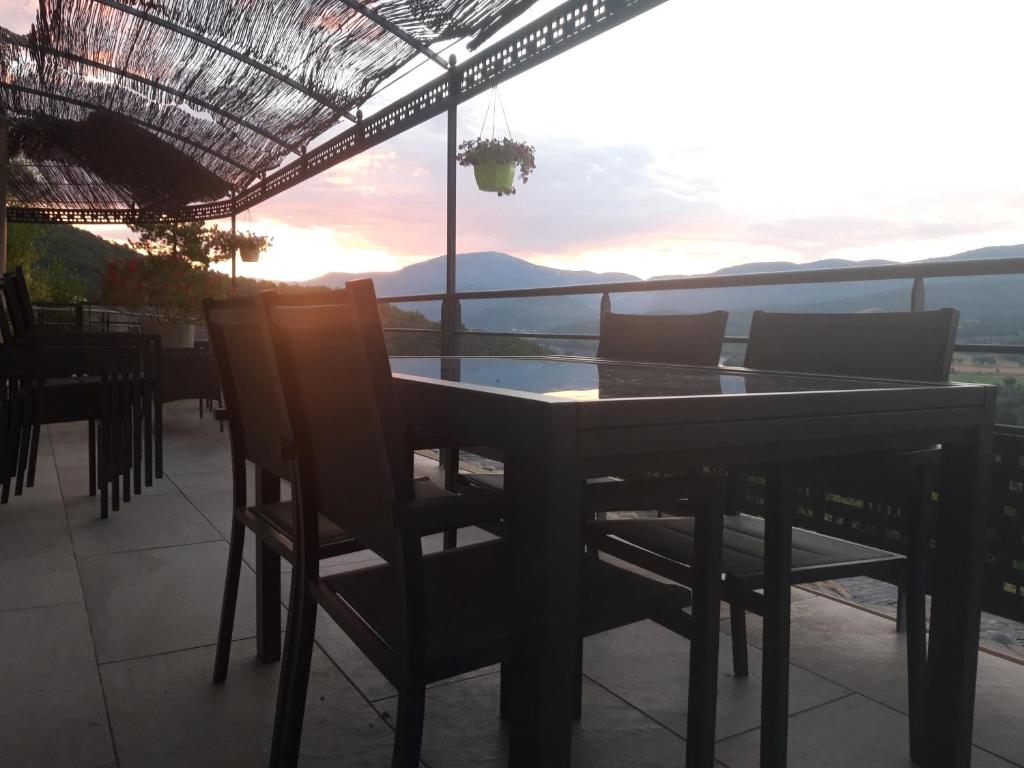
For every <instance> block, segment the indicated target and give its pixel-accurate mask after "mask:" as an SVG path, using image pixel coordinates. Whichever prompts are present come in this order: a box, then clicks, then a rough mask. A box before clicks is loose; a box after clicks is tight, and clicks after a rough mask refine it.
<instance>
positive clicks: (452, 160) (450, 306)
mask: <svg viewBox="0 0 1024 768" xmlns="http://www.w3.org/2000/svg"><path fill="white" fill-rule="evenodd" d="M448 63H449V64H450V68H449V71H448V155H447V158H446V165H447V172H448V173H447V176H448V200H447V227H446V232H445V234H446V236H447V248H446V252H445V267H446V269H445V289H444V292H445V297H444V301H443V302H442V303H441V354H442V355H456V354H458V348H459V341H458V336H457V334H458V332H459V320H460V316H461V314H462V311H461V307H460V306H459V300H458V299H457V298H456V297H455V284H456V281H455V277H456V274H455V268H456V263H455V262H456V258H455V254H456V235H457V225H458V220H457V217H456V213H457V208H456V203H457V198H456V194H455V192H456V190H455V184H456V175H455V174H456V170H457V160H456V155H457V153H458V151H459V136H458V128H459V125H458V119H459V89H460V86H461V83H460V77H461V73H460V72H459V71H458V69H457V68H456V66H455V57H454V56H449V57H448Z"/></svg>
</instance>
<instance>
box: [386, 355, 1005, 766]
mask: <svg viewBox="0 0 1024 768" xmlns="http://www.w3.org/2000/svg"><path fill="white" fill-rule="evenodd" d="M391 367H392V372H393V376H394V381H395V386H396V390H397V392H398V396H399V401H400V404H401V407H402V409H403V411H404V416H405V418H406V420H407V423H408V424H410V425H413V427H414V428H415V429H418V430H423V431H424V432H426V433H430V432H432V431H436V432H437V433H442V432H443V433H445V434H447V435H448V436H449V437H450V439H451V440H452V441H453V442H454V443H455V444H457V445H461V446H488V447H493V448H496V449H499V450H500V451H501V452H502V454H503V456H504V463H505V483H504V487H505V493H506V494H507V495H508V496H509V500H508V503H509V505H510V509H511V511H510V516H511V519H510V521H509V525H508V533H507V534H506V535H507V537H508V538H509V546H510V547H511V549H512V552H513V556H512V559H511V566H510V567H512V568H513V569H514V570H515V574H514V579H513V584H514V587H513V589H514V591H515V594H514V595H513V596H512V603H511V604H512V605H513V609H512V610H513V611H514V612H515V616H514V626H515V627H516V635H515V640H514V645H513V652H512V659H513V662H514V665H515V666H514V669H515V675H516V676H515V685H513V686H512V690H511V693H510V695H511V703H510V713H509V718H510V721H509V765H511V766H514V767H515V768H527V767H529V768H564V767H565V766H568V765H569V764H570V755H571V738H572V723H573V716H574V711H575V708H574V698H575V695H576V694H575V690H576V689H575V679H574V672H573V671H574V670H575V669H576V668H577V666H576V664H577V654H578V642H579V629H578V625H577V620H576V617H577V615H578V605H577V602H578V595H579V565H580V558H581V557H582V556H583V550H584V546H583V534H582V527H583V526H582V523H581V520H582V512H581V510H582V504H583V494H584V489H585V485H586V483H587V480H588V479H590V478H602V477H603V478H607V477H612V478H615V477H629V476H637V475H639V474H646V475H651V474H652V473H662V474H665V473H668V474H672V473H679V472H681V471H683V470H687V469H695V468H702V467H709V466H714V467H739V466H760V467H769V468H771V467H779V468H786V467H793V466H799V465H800V464H801V463H802V462H807V461H812V460H820V459H822V458H823V457H825V458H828V457H834V458H837V459H841V458H842V457H843V456H852V455H858V456H863V455H864V454H870V453H871V452H881V451H893V450H916V449H922V448H929V449H931V448H934V447H935V446H941V459H940V462H941V467H940V469H941V471H940V472H939V477H940V484H939V489H938V490H939V503H938V504H937V507H936V509H935V512H934V516H935V520H934V561H933V563H934V566H933V568H934V570H933V572H932V578H931V591H932V602H931V622H930V626H931V635H930V643H929V650H928V657H927V673H926V674H927V691H928V695H927V706H926V708H925V712H924V713H923V717H924V718H925V722H926V726H927V733H928V753H927V755H926V760H925V761H924V762H925V763H926V764H927V765H928V766H933V767H935V768H939V767H942V768H945V767H946V766H949V767H953V766H956V767H957V768H959V767H961V766H968V765H970V758H971V734H972V726H973V707H974V688H975V680H976V673H977V647H978V634H979V625H980V616H981V571H982V564H983V544H984V538H985V532H986V520H987V516H988V505H989V493H990V482H989V477H990V476H989V473H990V471H991V461H992V431H993V422H994V405H995V388H994V387H991V386H988V385H978V384H954V383H948V384H936V383H921V382H905V381H883V380H877V379H863V378H853V377H846V378H842V377H834V376H818V375H808V374H793V373H786V372H771V371H755V370H749V369H744V368H736V367H724V366H719V367H698V366H682V365H655V364H646V363H623V362H615V361H604V360H598V359H594V358H581V357H566V356H557V355H556V356H547V357H392V358H391ZM765 525H766V552H765V572H766V573H765V585H766V586H765V600H766V603H767V604H768V605H770V606H771V607H772V608H773V610H771V611H766V615H768V616H776V617H777V619H776V620H775V621H772V620H766V624H765V629H764V647H763V651H764V653H763V659H764V665H765V666H764V675H765V677H764V678H763V680H762V742H761V765H762V766H772V767H775V766H778V768H781V767H782V766H784V765H785V764H786V757H787V756H786V746H785V745H786V729H787V725H788V719H787V713H788V667H789V665H788V659H789V632H790V628H789V603H790V582H789V577H788V573H789V568H790V542H791V528H792V525H793V519H792V510H791V509H790V508H789V505H785V504H782V505H776V506H775V507H774V508H773V510H772V514H770V515H768V516H767V519H766V522H765ZM703 530H704V531H705V532H704V534H703V535H702V536H701V535H700V534H699V535H698V541H697V544H696V547H697V552H696V554H695V560H696V561H697V570H698V573H697V574H695V578H694V584H693V600H692V608H691V620H692V624H691V630H692V631H691V638H690V643H691V648H690V662H689V664H690V677H689V680H690V684H689V691H688V694H687V725H686V762H685V764H686V765H687V766H689V768H695V767H696V766H700V767H701V768H703V767H704V766H708V767H710V766H712V765H713V761H714V742H715V709H716V695H717V677H718V671H717V664H718V642H719V621H718V615H719V614H718V605H719V599H720V590H721V579H720V563H721V551H720V549H721V546H720V545H721V528H720V521H719V525H717V526H716V525H715V524H714V521H712V524H711V525H704V528H703ZM701 573H703V576H701V575H700V574H701ZM779 660H782V663H775V662H778V661H779ZM654 663H656V660H654ZM768 732H770V733H772V734H774V738H767V737H765V735H764V734H765V733H768ZM680 763H682V760H680Z"/></svg>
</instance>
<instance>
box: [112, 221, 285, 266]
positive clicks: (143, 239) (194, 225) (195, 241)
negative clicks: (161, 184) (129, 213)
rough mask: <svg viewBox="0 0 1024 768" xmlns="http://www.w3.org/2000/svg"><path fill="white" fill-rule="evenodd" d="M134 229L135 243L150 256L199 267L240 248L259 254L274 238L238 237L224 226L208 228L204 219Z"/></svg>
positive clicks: (140, 225)
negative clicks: (180, 260)
mask: <svg viewBox="0 0 1024 768" xmlns="http://www.w3.org/2000/svg"><path fill="white" fill-rule="evenodd" d="M130 229H131V230H132V232H134V233H135V234H136V235H138V236H139V239H138V240H135V241H133V242H132V245H134V246H135V247H136V248H137V249H138V250H141V251H142V252H143V253H145V254H146V255H147V256H159V257H162V258H171V259H185V260H186V261H188V262H189V263H191V264H193V265H194V266H197V267H203V268H206V267H209V266H210V264H213V263H214V262H218V261H225V260H227V259H230V258H231V254H232V253H233V252H234V251H235V250H236V249H239V248H246V247H248V248H250V249H252V250H254V251H255V252H256V253H257V254H259V253H262V252H263V251H265V250H266V249H267V248H268V247H269V246H270V242H271V241H270V238H269V237H265V236H263V235H255V234H253V233H251V232H238V233H236V234H235V235H234V236H232V234H231V233H230V232H229V231H227V230H223V229H218V228H217V227H208V226H206V222H203V221H190V222H180V223H179V222H167V221H159V222H152V223H138V224H132V225H130Z"/></svg>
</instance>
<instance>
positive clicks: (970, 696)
mask: <svg viewBox="0 0 1024 768" xmlns="http://www.w3.org/2000/svg"><path fill="white" fill-rule="evenodd" d="M991 472H992V435H991V430H990V429H984V430H982V434H981V435H979V439H978V440H977V442H971V443H966V444H955V445H949V444H947V445H944V446H943V450H942V478H941V486H940V491H939V510H938V517H937V520H936V529H935V566H934V569H933V581H932V585H933V589H932V592H933V594H932V616H931V639H930V642H929V648H928V683H927V686H926V691H927V699H928V704H927V733H928V739H929V746H930V755H929V756H930V759H929V761H928V764H929V765H930V766H932V767H933V768H937V767H938V766H943V767H945V766H956V767H957V768H959V767H960V766H969V765H970V764H971V734H972V730H973V726H974V688H975V683H976V678H977V668H978V635H979V629H980V623H981V578H982V569H983V565H984V544H985V529H986V525H987V520H988V511H989V506H990V499H989V496H990V494H991Z"/></svg>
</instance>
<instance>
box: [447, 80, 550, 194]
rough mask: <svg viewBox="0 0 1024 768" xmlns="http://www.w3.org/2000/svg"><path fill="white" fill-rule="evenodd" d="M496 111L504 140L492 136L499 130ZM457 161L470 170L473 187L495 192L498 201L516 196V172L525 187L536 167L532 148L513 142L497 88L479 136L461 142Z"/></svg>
mask: <svg viewBox="0 0 1024 768" xmlns="http://www.w3.org/2000/svg"><path fill="white" fill-rule="evenodd" d="M499 109H501V115H502V117H503V118H504V121H505V131H506V132H507V138H504V139H498V138H495V136H494V133H495V129H496V128H497V127H498V126H497V123H498V110H499ZM488 117H490V118H491V138H489V139H485V138H483V135H484V129H485V128H486V127H487V118H488ZM456 158H457V159H458V161H459V165H462V166H473V175H474V176H475V177H476V185H477V187H479V188H480V190H481V191H483V192H497V193H498V197H501V196H502V195H514V194H515V193H516V187H515V180H516V168H519V178H520V179H522V182H523V184H525V183H526V182H527V181H528V180H529V178H530V174H531V173H533V171H534V169H535V168H536V167H537V162H536V159H535V158H534V154H533V147H531V146H530V145H529V144H527V143H525V142H523V141H516V140H515V139H513V138H512V129H511V128H510V127H509V124H508V115H506V114H505V105H504V104H503V103H502V101H501V96H500V95H499V94H498V89H497V88H492V89H491V101H490V103H489V104H488V105H487V111H486V112H484V122H483V125H481V126H480V135H479V136H478V137H477V138H475V139H470V140H469V141H464V142H462V143H461V144H460V145H459V153H458V154H457V155H456Z"/></svg>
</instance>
